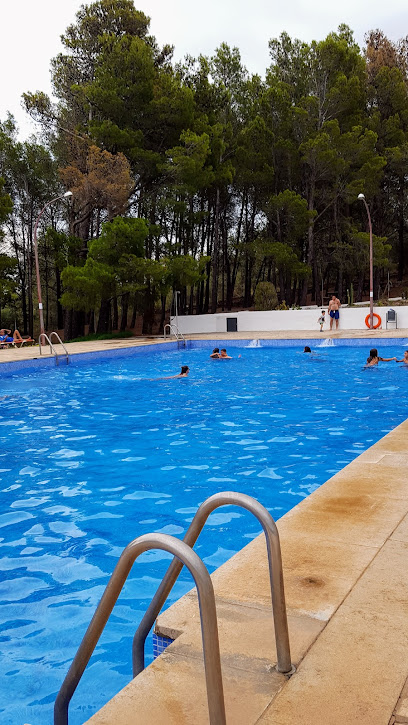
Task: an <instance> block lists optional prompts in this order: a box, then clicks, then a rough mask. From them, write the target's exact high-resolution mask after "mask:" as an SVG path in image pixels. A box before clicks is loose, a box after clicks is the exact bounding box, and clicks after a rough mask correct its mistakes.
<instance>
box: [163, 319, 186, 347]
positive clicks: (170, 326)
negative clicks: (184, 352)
mask: <svg viewBox="0 0 408 725" xmlns="http://www.w3.org/2000/svg"><path fill="white" fill-rule="evenodd" d="M167 328H168V330H169V332H168V334H169V335H174V337H175V338H176V340H177V346H178V347H180V342H182V344H183V347H186V338H185V337H184V335H183V333H182V332H180V330H179V329H178V327H177V325H173V324H172V323H168V324H167V325H165V326H164V328H163V336H164V339H166V337H167Z"/></svg>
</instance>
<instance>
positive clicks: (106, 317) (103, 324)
mask: <svg viewBox="0 0 408 725" xmlns="http://www.w3.org/2000/svg"><path fill="white" fill-rule="evenodd" d="M110 308H111V305H110V300H102V301H101V306H100V309H99V318H98V327H97V328H96V332H98V333H100V334H102V333H104V332H109V328H110V312H111V309H110Z"/></svg>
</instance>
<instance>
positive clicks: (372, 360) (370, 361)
mask: <svg viewBox="0 0 408 725" xmlns="http://www.w3.org/2000/svg"><path fill="white" fill-rule="evenodd" d="M396 359H397V358H396V357H379V355H378V351H377V348H376V347H373V348H371V350H370V355H369V356H368V358H367V362H366V367H367V368H368V367H372V366H373V365H378V363H379V361H380V360H381V362H391V360H396Z"/></svg>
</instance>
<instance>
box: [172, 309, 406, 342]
mask: <svg viewBox="0 0 408 725" xmlns="http://www.w3.org/2000/svg"><path fill="white" fill-rule="evenodd" d="M389 309H391V306H390V307H374V312H376V313H377V314H378V315H380V317H381V320H382V324H381V328H382V329H385V317H386V313H387V310H389ZM393 309H395V311H396V313H397V325H398V328H405V329H408V305H407V306H404V307H395V308H393ZM368 312H369V308H368V307H344V308H341V310H340V321H339V329H340V330H366V329H367V327H366V325H365V322H364V320H365V318H366V316H367V314H368ZM319 316H320V309H319V308H316V309H313V310H306V309H302V310H270V311H268V312H249V311H247V310H244V311H243V312H225V313H217V314H216V315H186V316H185V317H180V316H179V317H178V319H177V324H178V328H179V330H180V332H182V333H183V334H184V335H191V334H196V333H203V332H209V333H225V332H226V331H227V318H228V317H235V318H236V319H237V330H238V332H273V331H283V330H287V331H294V330H298V331H299V330H300V331H302V330H312V331H316V332H319V329H320V326H319V324H318V322H317V318H318V317H319ZM326 318H327V322H326V324H325V326H324V328H323V329H324V330H325V331H327V330H328V329H329V327H330V323H329V320H330V318H329V316H328V315H327V310H326ZM171 322H173V323H175V318H174V317H173V318H171ZM375 322H376V320H374V323H375ZM333 327H334V324H333ZM394 328H395V325H394V324H390V325H389V329H394Z"/></svg>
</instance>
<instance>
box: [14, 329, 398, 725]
mask: <svg viewBox="0 0 408 725" xmlns="http://www.w3.org/2000/svg"><path fill="white" fill-rule="evenodd" d="M287 342H288V341H285V343H287ZM358 342H359V347H346V346H343V345H342V346H335V347H331V348H327V349H324V348H319V350H318V355H316V356H315V355H313V356H308V355H305V354H303V353H301V352H299V350H300V349H302V347H301V345H300V343H297V344H296V346H295V345H294V343H293V342H292V343H291V344H290V345H288V344H285V345H284V346H280V347H264V348H245V347H243V348H241V349H238V347H232V346H231V343H229V351H230V353H231V354H232V355H233V356H234V359H233V360H231V361H211V360H209V359H208V355H209V352H210V348H211V343H208V342H207V343H206V344H205V346H202V344H201V343H200V344H199V345H198V344H197V347H196V348H195V349H188V350H178V351H177V350H171V351H167V352H160V351H159V350H158V348H157V347H156V348H153V349H146V348H145V349H142V350H140V349H138V350H135V351H127V352H126V353H123V354H122V353H115V354H114V355H112V357H111V359H109V360H104V359H103V358H98V357H95V358H94V359H93V360H92V361H91V360H87V359H83V358H82V359H81V360H75V361H74V362H73V364H72V365H71V366H68V367H65V366H61V367H60V368H58V369H57V368H54V367H45V368H41V370H38V369H34V368H33V369H32V370H30V369H27V370H21V371H19V373H18V374H17V375H10V376H6V377H3V379H2V383H3V385H2V395H4V396H7V397H6V398H5V399H4V400H3V401H2V403H3V406H2V410H1V417H0V437H1V453H0V478H1V492H0V497H1V498H0V501H1V512H0V546H1V563H0V572H1V573H0V604H1V606H0V637H1V653H2V654H1V661H0V678H1V682H2V683H3V687H2V688H1V694H0V721H1V723H4V724H5V725H6V724H7V725H17V724H18V725H21V723H24V722H27V723H31V725H48V723H51V722H52V708H53V702H54V699H55V696H56V692H57V691H58V689H59V686H60V684H61V682H62V680H63V678H64V676H65V674H66V671H67V669H68V667H69V664H70V662H71V660H72V657H73V656H74V654H75V652H76V649H77V646H78V645H79V643H80V641H81V638H82V636H83V633H84V631H85V629H86V627H87V626H88V624H89V621H90V619H91V616H92V614H93V612H94V609H95V607H96V605H97V603H98V601H99V598H100V596H101V594H102V591H103V588H104V586H105V584H106V582H107V580H108V578H109V575H110V574H111V572H112V570H113V568H114V566H115V564H116V561H117V558H118V556H119V554H120V553H121V551H122V549H123V548H124V546H125V545H126V544H127V543H128V542H129V541H130V540H131V539H133V538H135V537H136V536H138V535H140V534H142V533H147V532H148V531H160V532H163V533H170V534H175V535H177V536H182V535H183V534H184V532H185V530H186V528H187V527H188V525H189V523H190V521H191V518H192V517H193V515H194V512H195V511H196V509H197V507H198V505H199V503H200V502H201V501H203V500H204V499H205V498H206V497H207V496H208V495H210V494H212V493H215V492H216V491H222V490H236V491H242V492H245V493H249V494H251V495H254V496H255V497H256V498H258V499H259V500H260V501H261V502H262V503H264V504H265V505H266V506H267V507H268V508H269V510H270V511H271V513H272V515H273V516H274V517H275V518H279V517H280V516H281V515H283V514H284V513H285V512H286V511H287V510H289V509H290V508H292V507H293V506H294V505H296V503H298V501H300V500H301V499H302V498H303V497H305V496H307V495H308V494H309V493H310V492H311V491H313V490H314V489H315V488H316V487H317V486H319V485H321V483H323V482H324V481H326V480H327V479H328V478H330V477H331V476H332V475H333V474H334V473H336V472H337V471H338V470H340V469H341V468H342V467H343V466H344V465H346V464H347V463H348V462H350V461H351V460H352V459H353V458H355V457H356V455H358V454H359V453H360V452H362V451H363V450H364V449H366V448H367V447H368V446H370V445H372V444H373V443H374V442H375V441H377V440H378V439H379V438H380V437H382V436H383V435H385V433H387V432H388V431H389V430H390V429H391V428H393V427H394V426H395V425H397V424H398V423H400V422H402V420H404V419H405V418H406V406H407V402H408V367H407V366H405V367H404V366H402V365H396V364H395V363H383V364H382V365H381V366H379V367H378V369H377V368H373V369H368V370H364V369H363V363H364V361H365V358H366V356H367V354H368V348H369V347H370V345H372V344H375V343H374V341H371V340H370V341H369V342H368V344H367V341H358ZM360 343H364V347H361V346H360ZM235 344H239V343H238V341H236V343H235ZM243 344H245V343H243ZM377 344H378V346H379V347H380V354H381V352H383V354H384V356H387V357H388V356H390V357H391V356H393V355H397V356H398V357H402V354H401V353H402V351H403V347H402V344H401V342H399V341H387V347H386V349H385V341H384V340H382V341H381V342H378V343H377ZM312 347H313V345H312ZM383 348H384V349H383ZM239 353H241V354H242V357H241V358H240V359H238V357H237V356H238V354H239ZM184 363H186V364H188V365H189V366H190V369H191V373H190V376H189V378H187V379H181V380H164V381H146V380H145V378H154V377H156V376H160V375H171V374H174V373H176V372H178V370H179V367H180V365H181V364H184ZM258 533H259V527H258V526H257V523H256V521H255V520H254V519H253V517H251V516H250V515H249V514H247V513H245V512H243V511H240V510H238V509H222V510H220V511H218V512H216V513H214V514H213V515H212V516H211V518H210V520H209V522H208V524H207V526H206V527H205V529H204V531H203V534H202V536H201V537H200V539H199V542H198V545H197V547H196V548H197V552H198V553H199V555H200V556H201V557H202V558H203V559H204V561H205V563H206V564H207V566H208V567H209V569H210V570H213V569H214V568H215V567H217V566H219V565H220V564H221V563H223V561H225V560H226V559H227V558H228V557H229V556H231V555H232V554H233V553H234V552H235V551H237V550H238V549H239V548H241V547H242V546H243V545H245V543H247V542H248V540H249V539H250V538H252V537H254V536H256V535H257V534H258ZM168 561H169V557H168V556H167V555H166V554H165V553H164V552H158V551H157V552H156V551H152V552H147V553H146V554H144V555H143V556H142V557H140V558H139V559H138V561H137V563H136V564H135V567H134V569H133V573H132V576H131V578H130V579H129V581H128V583H127V585H126V587H125V589H124V591H123V593H122V596H121V597H120V599H119V602H118V604H117V606H116V608H115V609H114V612H113V615H112V617H111V619H110V621H109V623H108V625H107V628H106V630H105V632H104V634H103V636H102V638H101V641H100V645H99V647H98V648H97V650H96V651H95V654H94V656H93V658H92V660H91V662H90V665H89V666H88V668H87V670H86V672H85V675H84V677H83V680H82V682H81V684H80V686H79V688H78V691H77V693H76V694H75V696H74V698H73V700H72V703H71V706H70V723H72V724H73V725H79V723H82V722H84V721H85V720H86V719H87V718H88V717H90V715H91V714H92V713H93V712H94V711H95V710H96V709H97V708H98V707H100V706H101V705H102V704H103V703H104V702H105V701H106V700H107V699H109V698H110V697H111V696H112V695H113V694H115V692H117V691H118V690H119V689H120V688H121V687H123V686H124V685H125V684H126V683H127V682H128V681H129V679H130V678H131V639H132V636H133V633H134V630H135V628H136V626H137V623H138V621H139V620H140V618H141V616H142V614H143V612H144V610H145V608H146V605H147V603H148V602H149V601H150V598H151V596H152V595H153V593H154V592H155V590H156V587H157V585H158V583H159V581H160V578H161V576H162V575H163V573H164V571H165V569H166V567H167V565H168ZM191 586H192V583H191V579H190V577H189V575H188V574H187V573H182V575H181V579H180V581H179V583H178V584H177V585H176V587H175V589H174V591H173V593H172V597H173V599H174V598H178V597H179V596H181V594H183V593H184V592H185V591H187V590H188V589H189V588H191ZM148 649H149V647H148ZM101 683H102V687H101Z"/></svg>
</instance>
